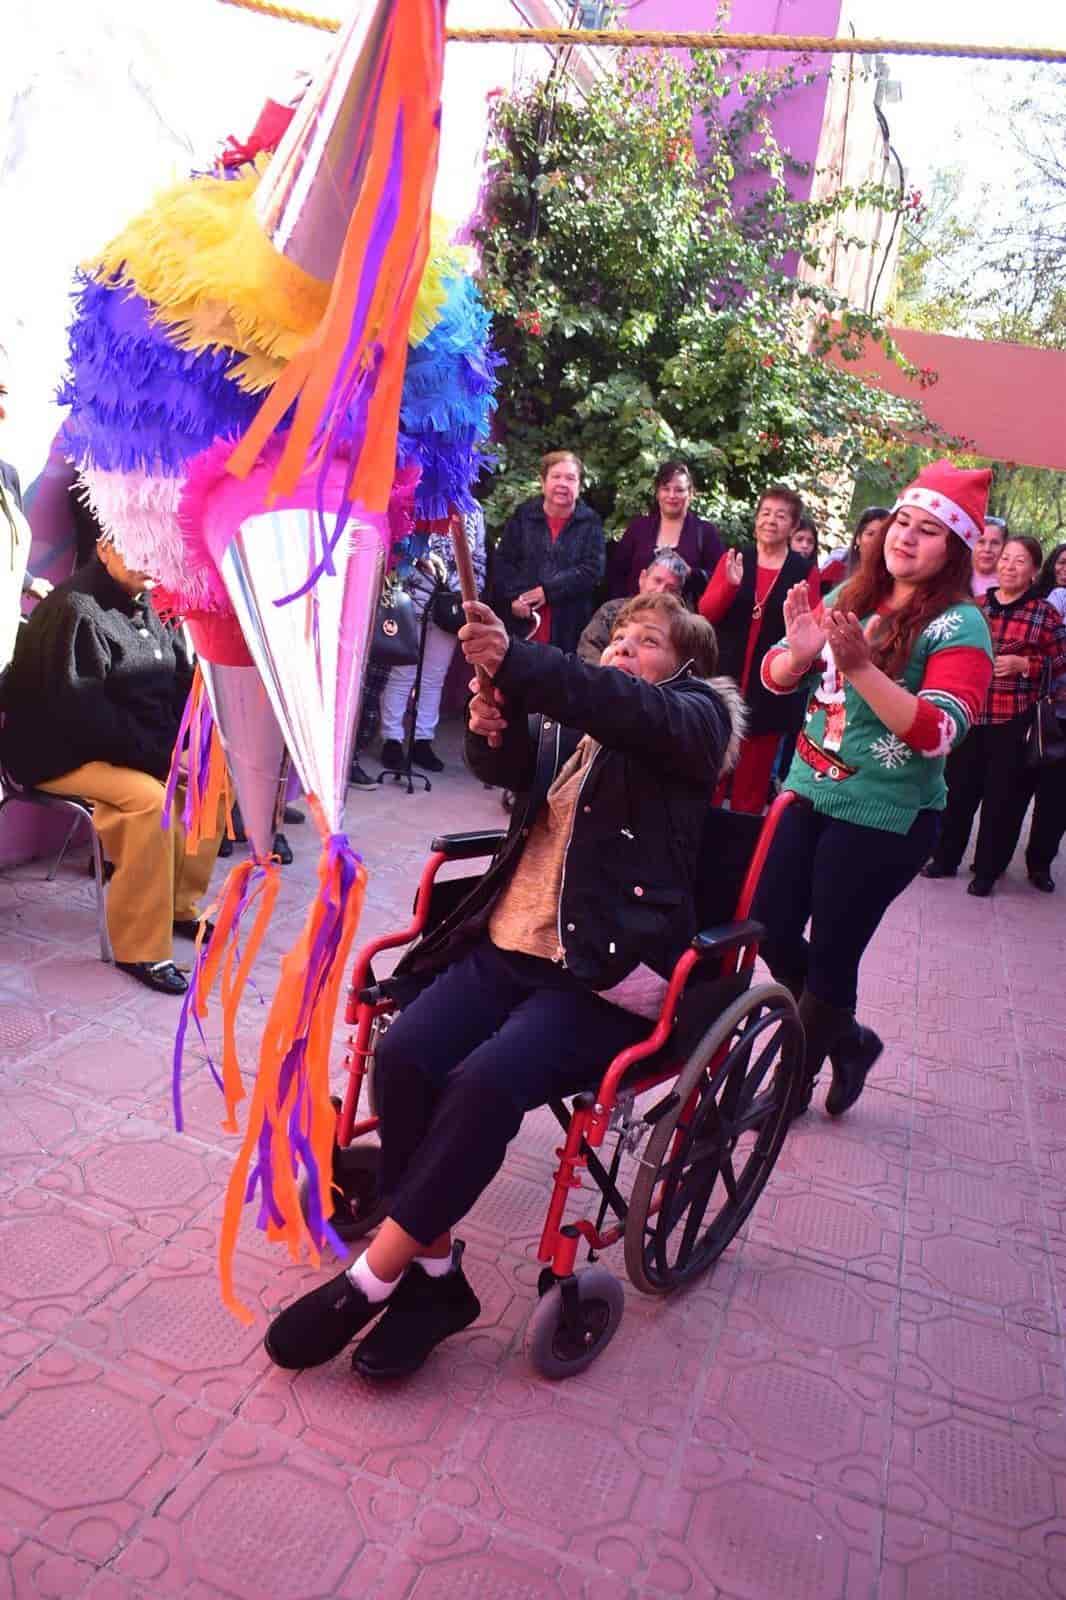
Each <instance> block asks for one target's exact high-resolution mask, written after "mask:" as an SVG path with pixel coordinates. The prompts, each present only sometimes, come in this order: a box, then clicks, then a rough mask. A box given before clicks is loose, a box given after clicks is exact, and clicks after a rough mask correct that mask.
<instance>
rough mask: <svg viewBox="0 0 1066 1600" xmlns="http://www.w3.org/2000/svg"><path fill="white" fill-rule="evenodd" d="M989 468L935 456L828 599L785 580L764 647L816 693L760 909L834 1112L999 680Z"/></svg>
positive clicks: (858, 1086) (778, 676) (857, 1077)
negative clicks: (867, 997)
mask: <svg viewBox="0 0 1066 1600" xmlns="http://www.w3.org/2000/svg"><path fill="white" fill-rule="evenodd" d="M991 477H992V475H991V473H990V472H987V471H979V472H970V471H961V470H959V469H958V468H955V467H953V466H952V465H951V464H950V462H947V461H938V462H936V463H935V464H934V465H933V466H930V467H926V468H925V469H924V470H923V471H922V472H921V473H920V474H919V476H918V478H917V479H916V481H915V482H914V483H913V484H911V486H910V487H909V488H908V489H905V490H904V491H903V493H902V494H901V495H900V497H899V499H898V500H897V501H896V504H895V506H894V507H893V508H892V516H891V518H890V520H889V521H888V522H887V523H886V525H885V528H884V529H883V531H882V533H881V534H880V535H879V537H878V538H877V540H876V541H875V542H874V543H873V544H872V546H870V547H869V548H868V549H867V551H866V552H865V553H864V556H863V560H862V565H861V566H860V568H859V570H858V572H856V573H855V574H854V575H853V576H852V577H851V578H850V579H849V580H848V582H847V583H846V584H844V586H843V587H842V588H841V589H839V590H836V591H834V592H833V593H832V594H830V595H828V596H827V597H826V599H825V602H824V604H823V605H822V606H821V607H820V608H819V609H818V611H816V612H815V611H812V609H811V605H810V599H809V596H808V593H807V586H806V585H805V584H797V585H796V586H795V588H793V589H792V590H790V592H789V594H788V596H787V598H786V600H785V627H786V636H785V639H784V641H783V642H782V643H781V644H780V645H778V646H777V647H776V648H775V649H773V650H771V651H770V652H768V654H767V655H766V657H765V659H764V661H763V668H762V674H763V683H764V684H765V686H766V688H767V689H769V690H771V691H772V692H774V693H778V694H791V693H794V692H795V691H796V689H797V687H804V688H807V689H808V690H809V692H810V699H809V703H808V709H807V716H806V722H805V726H804V729H803V731H802V732H801V733H800V735H799V739H798V740H797V744H796V755H795V758H794V760H793V762H792V766H791V767H790V769H789V773H788V777H787V779H786V782H785V787H786V788H788V789H791V790H793V791H794V792H795V794H797V795H798V796H799V803H798V804H794V805H792V806H790V807H789V809H788V811H787V812H786V813H785V815H784V817H783V819H782V821H781V824H780V826H779V828H778V830H777V834H776V837H775V839H774V844H773V848H772V850H771V852H770V856H769V859H768V861H767V863H766V867H765V868H764V871H763V876H762V882H761V886H760V891H759V895H758V898H757V902H756V906H755V911H754V915H755V916H756V917H757V918H758V920H759V921H760V922H762V923H763V924H764V925H765V926H766V929H767V938H766V941H765V943H764V945H763V955H764V957H765V959H766V961H767V963H768V964H769V966H770V969H771V971H772V972H773V975H774V977H775V978H776V979H777V980H778V981H779V982H781V983H784V984H787V986H788V987H789V988H790V989H792V991H793V993H794V994H795V995H796V997H797V999H798V1000H799V1006H800V1015H801V1016H802V1018H803V1024H804V1028H805V1030H806V1034H807V1054H806V1060H805V1070H806V1077H807V1084H806V1094H805V1098H804V1099H803V1101H802V1102H801V1109H802V1110H806V1108H807V1106H808V1105H809V1104H810V1099H811V1090H812V1089H813V1086H814V1080H815V1078H816V1076H817V1074H818V1070H819V1068H820V1067H821V1064H822V1062H823V1061H824V1060H825V1058H826V1056H828V1057H829V1060H830V1063H831V1065H832V1070H833V1081H832V1085H831V1087H830V1090H829V1093H828V1095H827V1097H826V1103H825V1104H826V1110H827V1111H828V1112H829V1114H830V1116H840V1115H841V1113H842V1112H844V1111H846V1110H847V1109H848V1107H849V1106H851V1105H854V1103H855V1101H856V1100H857V1099H858V1097H859V1095H860V1094H861V1093H862V1089H863V1085H864V1083H865V1081H866V1074H867V1073H868V1072H869V1070H870V1068H871V1067H872V1066H873V1064H874V1062H875V1061H876V1060H877V1057H878V1056H879V1055H880V1054H881V1050H882V1044H881V1040H880V1039H879V1038H878V1037H877V1035H876V1034H875V1033H874V1032H873V1031H872V1030H871V1029H869V1028H864V1027H861V1026H860V1025H859V1024H858V1023H857V1022H856V1020H855V1001H856V994H857V988H858V973H859V963H860V961H861V960H862V956H863V953H864V951H865V949H866V946H867V945H868V944H869V942H870V940H871V939H872V938H873V935H874V933H875V932H876V930H877V927H878V924H879V923H880V921H881V918H882V917H883V916H884V914H885V911H886V910H887V909H888V907H889V905H890V904H891V903H892V901H893V900H895V898H896V897H897V895H900V894H902V892H903V890H904V889H905V888H906V887H907V885H908V884H909V883H910V882H911V881H912V879H913V878H914V877H915V876H916V875H917V873H918V872H919V870H920V869H921V867H922V865H923V863H924V862H926V861H927V860H928V859H929V857H930V855H931V854H932V851H933V847H934V845H935V844H936V840H937V836H938V833H939V830H940V821H941V814H942V812H943V810H944V807H945V804H946V801H947V789H946V786H945V783H944V763H945V760H946V758H947V756H948V754H949V753H950V752H951V751H952V750H953V749H954V748H955V746H956V745H957V744H958V743H959V742H960V741H961V740H962V739H964V738H965V737H966V735H967V733H968V732H969V729H970V726H971V723H972V722H973V721H974V719H975V717H976V715H977V713H978V711H979V710H980V707H981V705H982V704H983V702H984V698H985V693H986V691H987V689H988V685H989V682H990V681H991V677H992V647H991V642H990V639H989V634H988V628H987V626H986V624H985V620H984V617H983V616H982V615H981V612H980V611H979V610H978V608H977V606H976V605H974V604H973V602H972V599H971V597H970V576H971V551H972V549H973V546H974V544H975V543H976V540H977V539H978V537H979V536H980V533H981V531H982V528H983V526H984V514H985V510H986V508H987V503H988V488H989V484H990V482H991ZM808 920H809V921H810V935H809V938H805V937H804V929H805V928H806V925H807V922H808Z"/></svg>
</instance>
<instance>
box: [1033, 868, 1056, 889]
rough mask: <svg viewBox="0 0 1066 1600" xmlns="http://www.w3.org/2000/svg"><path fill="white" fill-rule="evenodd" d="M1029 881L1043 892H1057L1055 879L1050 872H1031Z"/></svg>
mask: <svg viewBox="0 0 1066 1600" xmlns="http://www.w3.org/2000/svg"><path fill="white" fill-rule="evenodd" d="M1029 882H1030V883H1031V884H1032V886H1033V888H1034V889H1039V890H1040V893H1041V894H1054V893H1055V880H1054V878H1053V877H1052V876H1051V873H1050V872H1031V873H1030V874H1029Z"/></svg>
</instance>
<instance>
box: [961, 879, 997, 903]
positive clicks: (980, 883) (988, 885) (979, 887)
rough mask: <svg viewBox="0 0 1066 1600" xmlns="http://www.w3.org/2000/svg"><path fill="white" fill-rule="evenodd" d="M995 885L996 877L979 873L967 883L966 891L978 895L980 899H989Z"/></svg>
mask: <svg viewBox="0 0 1066 1600" xmlns="http://www.w3.org/2000/svg"><path fill="white" fill-rule="evenodd" d="M995 887H996V880H995V878H982V877H981V875H980V873H978V874H977V875H976V876H974V877H972V878H971V879H970V881H969V883H968V884H967V885H966V893H967V894H972V895H976V897H977V899H978V900H987V899H988V897H989V895H990V894H991V893H992V890H993V889H994V888H995Z"/></svg>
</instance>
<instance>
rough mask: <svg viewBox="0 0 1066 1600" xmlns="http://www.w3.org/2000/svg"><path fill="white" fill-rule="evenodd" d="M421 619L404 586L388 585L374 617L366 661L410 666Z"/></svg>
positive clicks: (415, 659)
mask: <svg viewBox="0 0 1066 1600" xmlns="http://www.w3.org/2000/svg"><path fill="white" fill-rule="evenodd" d="M420 634H421V618H420V616H419V613H418V611H417V610H416V609H415V606H414V604H413V602H412V600H411V596H410V595H409V594H408V593H407V590H406V589H402V588H400V586H399V584H394V585H391V586H390V589H389V591H388V592H387V593H386V594H384V595H383V596H382V599H381V604H380V605H379V606H378V614H377V616H376V617H375V618H374V632H373V636H372V638H371V641H370V660H371V661H372V662H373V663H374V665H375V666H376V667H413V666H414V665H415V663H416V662H417V660H418V645H419V638H420Z"/></svg>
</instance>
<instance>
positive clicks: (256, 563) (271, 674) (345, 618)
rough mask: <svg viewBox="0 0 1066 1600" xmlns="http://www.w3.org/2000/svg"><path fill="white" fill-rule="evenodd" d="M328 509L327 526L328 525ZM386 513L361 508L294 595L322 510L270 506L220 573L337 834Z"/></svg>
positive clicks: (299, 762) (303, 777) (300, 765)
mask: <svg viewBox="0 0 1066 1600" xmlns="http://www.w3.org/2000/svg"><path fill="white" fill-rule="evenodd" d="M331 520H332V519H331V517H330V515H328V514H327V516H326V524H327V528H328V527H329V525H330V523H331ZM385 537H386V518H384V517H380V518H375V517H371V516H368V515H367V514H366V513H358V514H357V515H356V516H354V517H353V518H352V519H351V520H350V521H349V523H348V526H347V527H346V528H345V531H344V534H343V537H342V538H341V539H340V541H339V543H338V545H337V548H336V550H335V551H334V554H333V562H334V567H335V569H336V571H335V572H334V573H333V574H332V575H329V574H323V575H322V576H321V577H319V578H318V579H317V580H316V582H315V584H314V587H313V588H312V589H311V590H310V591H309V592H308V593H307V594H305V595H301V596H300V598H299V599H298V600H290V601H289V602H288V603H287V604H285V605H275V603H274V602H275V601H276V600H278V599H279V598H280V597H281V596H283V595H288V594H292V593H293V592H294V591H295V590H297V589H299V588H300V587H301V586H302V585H303V583H304V582H305V581H306V579H307V576H308V573H309V572H310V570H311V567H312V565H313V557H314V552H315V551H316V550H317V548H318V528H317V513H316V512H314V511H303V510H294V511H268V512H263V513H262V514H261V515H259V516H255V517H249V518H248V520H247V521H246V522H243V523H242V524H241V527H240V531H239V532H238V534H237V536H236V538H234V539H233V540H232V542H231V543H230V544H229V545H228V547H227V549H226V552H225V554H224V556H223V558H222V564H221V569H220V570H221V573H222V578H223V581H224V583H225V585H226V589H227V591H228V593H229V597H230V600H231V601H232V603H233V608H234V610H235V611H236V613H237V619H238V621H239V622H240V625H241V630H242V632H243V634H244V638H245V642H246V643H247V645H248V649H249V651H250V652H251V656H252V660H253V661H254V662H255V665H256V668H257V669H258V672H259V675H260V677H261V678H262V680H263V683H264V685H265V687H266V692H267V694H268V695H269V697H270V703H271V705H272V706H273V708H274V714H275V716H276V717H277V720H278V723H279V725H280V727H281V731H282V733H283V735H284V738H285V743H286V744H287V745H288V747H289V750H290V752H291V754H292V758H293V762H294V763H295V766H296V770H297V772H298V774H299V776H300V782H301V784H302V785H303V788H304V790H305V792H306V793H307V794H313V795H315V796H317V798H318V800H319V801H320V802H321V804H322V807H323V810H324V811H325V814H326V821H327V823H328V825H329V829H330V832H331V833H339V832H340V831H341V829H342V827H343V820H344V798H345V793H346V790H347V786H348V767H349V764H350V761H351V753H352V743H353V740H354V738H355V722H356V717H357V715H358V711H359V700H360V695H361V693H362V685H363V674H364V671H365V668H366V658H367V652H368V650H369V648H370V637H371V630H372V627H373V622H374V616H375V613H376V610H377V603H378V596H379V594H380V592H381V580H382V574H383V572H384V566H385Z"/></svg>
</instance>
